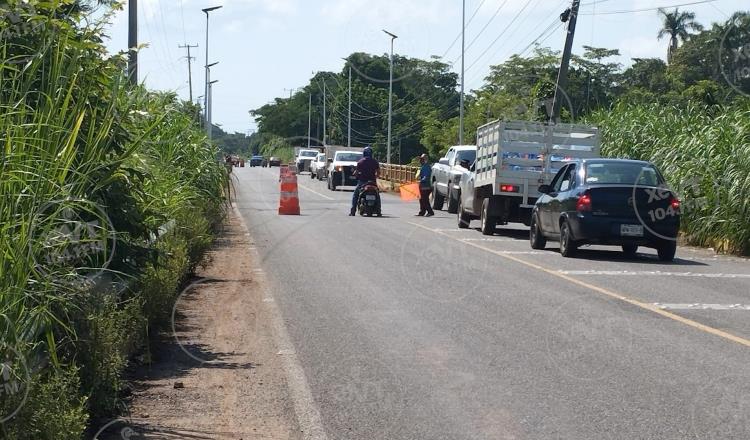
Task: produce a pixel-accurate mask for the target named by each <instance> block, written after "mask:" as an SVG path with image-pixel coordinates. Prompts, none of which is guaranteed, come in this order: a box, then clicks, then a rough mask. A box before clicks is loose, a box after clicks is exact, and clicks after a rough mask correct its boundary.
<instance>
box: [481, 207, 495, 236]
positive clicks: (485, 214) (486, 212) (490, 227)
mask: <svg viewBox="0 0 750 440" xmlns="http://www.w3.org/2000/svg"><path fill="white" fill-rule="evenodd" d="M481 220H482V234H484V235H493V234H494V233H495V227H496V226H497V220H496V219H495V217H492V216H490V199H484V200H483V201H482V216H481Z"/></svg>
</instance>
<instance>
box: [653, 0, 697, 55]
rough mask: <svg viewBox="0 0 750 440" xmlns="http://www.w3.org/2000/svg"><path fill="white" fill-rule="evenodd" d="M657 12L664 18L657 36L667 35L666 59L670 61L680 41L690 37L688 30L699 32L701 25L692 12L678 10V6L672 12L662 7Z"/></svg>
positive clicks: (660, 37)
mask: <svg viewBox="0 0 750 440" xmlns="http://www.w3.org/2000/svg"><path fill="white" fill-rule="evenodd" d="M659 14H661V16H662V18H663V19H664V24H663V27H662V28H661V30H660V31H659V34H658V38H659V39H660V40H661V39H662V38H664V37H665V36H667V35H669V49H668V50H667V61H668V62H672V55H674V53H675V51H676V50H677V47H678V46H679V44H680V41H682V42H685V41H687V40H688V39H689V38H690V33H689V31H691V30H693V31H698V32H700V31H702V30H703V26H702V25H701V24H699V23H698V22H696V21H695V13H694V12H680V10H679V9H678V8H675V9H674V11H673V12H668V11H667V10H665V9H663V8H659Z"/></svg>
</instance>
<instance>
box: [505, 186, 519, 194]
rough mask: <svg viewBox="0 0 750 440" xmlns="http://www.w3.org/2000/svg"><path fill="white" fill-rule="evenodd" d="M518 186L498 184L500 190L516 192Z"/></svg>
mask: <svg viewBox="0 0 750 440" xmlns="http://www.w3.org/2000/svg"><path fill="white" fill-rule="evenodd" d="M518 191H519V188H518V187H517V186H515V185H500V192H506V193H517V192H518Z"/></svg>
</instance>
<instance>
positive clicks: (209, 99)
mask: <svg viewBox="0 0 750 440" xmlns="http://www.w3.org/2000/svg"><path fill="white" fill-rule="evenodd" d="M217 64H219V62H218V61H217V62H215V63H211V64H209V65H207V66H206V71H207V72H208V74H207V76H206V79H208V84H207V85H208V89H207V92H206V97H205V98H204V99H205V101H206V104H205V105H206V108H205V110H204V111H203V112H204V113H205V115H206V135H207V136H208V138H209V139H211V136H212V135H213V131H214V124H213V119H212V117H213V115H212V113H211V110H212V107H213V92H212V91H211V85H212V84H214V83H217V82H219V81H218V80H216V81H211V68H212V67H213V66H215V65H217Z"/></svg>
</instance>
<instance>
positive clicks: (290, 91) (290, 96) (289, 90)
mask: <svg viewBox="0 0 750 440" xmlns="http://www.w3.org/2000/svg"><path fill="white" fill-rule="evenodd" d="M294 90H295V89H284V91H285V92H286V91H288V92H289V100H291V99H292V93H294Z"/></svg>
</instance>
